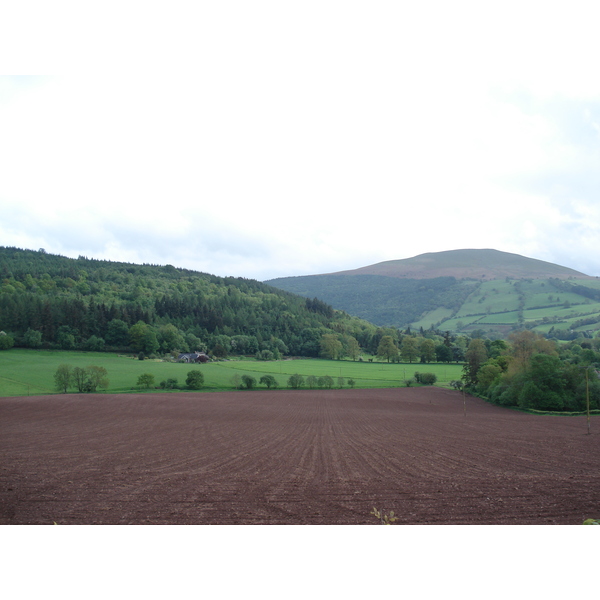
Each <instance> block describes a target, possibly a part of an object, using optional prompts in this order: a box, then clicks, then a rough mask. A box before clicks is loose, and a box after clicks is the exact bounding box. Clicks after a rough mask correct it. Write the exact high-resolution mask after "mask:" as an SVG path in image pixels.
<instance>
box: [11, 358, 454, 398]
mask: <svg viewBox="0 0 600 600" xmlns="http://www.w3.org/2000/svg"><path fill="white" fill-rule="evenodd" d="M61 364H69V365H71V366H73V367H87V366H89V365H96V366H100V367H104V368H105V369H106V370H107V372H108V379H109V381H110V385H109V387H108V389H107V390H106V392H107V393H113V394H115V393H130V392H139V391H140V388H138V387H137V385H136V384H137V379H138V377H139V376H140V375H141V374H142V373H151V374H152V375H154V378H155V381H156V385H158V384H159V383H160V382H161V381H163V380H166V379H170V378H173V379H177V381H178V384H179V385H180V386H183V385H184V384H185V379H186V377H187V374H188V372H189V371H191V370H192V369H199V370H200V371H202V373H204V387H203V391H222V390H231V389H233V384H232V378H233V377H234V376H235V375H239V376H242V375H244V374H248V375H252V376H253V377H255V378H256V380H257V381H258V380H259V379H260V377H261V376H262V375H267V374H269V375H273V376H274V377H275V379H276V380H277V382H278V384H279V387H280V388H285V387H287V380H288V378H289V376H290V375H293V374H294V373H299V374H300V375H304V376H305V377H307V376H309V375H315V376H316V377H320V376H323V375H329V376H331V377H333V379H334V381H335V384H336V385H337V378H338V377H343V378H344V380H345V387H347V380H348V379H354V381H355V382H356V385H355V387H357V388H383V387H397V386H403V385H404V380H405V379H408V378H410V377H412V376H413V375H414V373H415V371H420V372H422V373H425V372H427V373H435V374H436V375H437V378H438V382H437V384H436V385H438V386H448V385H449V382H450V381H452V380H454V379H460V376H461V374H462V364H449V365H447V364H438V363H429V364H418V363H413V364H403V363H401V364H388V363H383V362H372V363H369V362H362V363H361V362H351V361H343V360H342V361H332V360H322V359H303V360H280V361H271V362H258V361H254V360H229V361H223V362H215V363H207V364H205V365H188V364H180V363H169V362H162V361H159V360H156V361H154V360H145V361H140V360H137V358H133V357H132V356H118V355H115V354H108V353H100V352H69V351H49V350H25V349H11V350H7V351H4V352H0V397H5V396H30V395H31V396H33V395H40V394H53V393H56V390H55V389H54V373H55V372H56V369H57V368H58V366H59V365H61ZM259 387H262V386H259ZM161 391H164V390H161Z"/></svg>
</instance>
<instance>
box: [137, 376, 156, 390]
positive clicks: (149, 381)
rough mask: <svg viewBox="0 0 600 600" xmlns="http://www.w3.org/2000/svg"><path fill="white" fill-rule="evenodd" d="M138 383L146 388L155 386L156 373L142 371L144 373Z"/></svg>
mask: <svg viewBox="0 0 600 600" xmlns="http://www.w3.org/2000/svg"><path fill="white" fill-rule="evenodd" d="M137 384H138V385H139V386H140V387H143V388H146V389H150V388H151V387H154V375H152V373H142V375H140V376H139V377H138V380H137Z"/></svg>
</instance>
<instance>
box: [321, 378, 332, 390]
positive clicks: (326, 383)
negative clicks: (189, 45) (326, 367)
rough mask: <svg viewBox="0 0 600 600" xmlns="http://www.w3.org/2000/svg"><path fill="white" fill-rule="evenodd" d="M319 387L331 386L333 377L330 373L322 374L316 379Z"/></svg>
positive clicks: (329, 387) (328, 387)
mask: <svg viewBox="0 0 600 600" xmlns="http://www.w3.org/2000/svg"><path fill="white" fill-rule="evenodd" d="M317 383H318V384H319V387H320V388H326V389H328V390H330V389H331V388H332V387H333V377H331V376H330V375H324V376H323V377H319V379H318V380H317Z"/></svg>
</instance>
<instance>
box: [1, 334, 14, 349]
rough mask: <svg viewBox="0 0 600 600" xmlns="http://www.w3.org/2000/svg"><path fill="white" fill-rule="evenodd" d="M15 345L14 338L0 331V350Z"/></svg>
mask: <svg viewBox="0 0 600 600" xmlns="http://www.w3.org/2000/svg"><path fill="white" fill-rule="evenodd" d="M14 345H15V340H14V339H13V338H12V337H11V336H10V335H7V334H6V333H4V331H2V332H0V350H8V349H9V348H12V347H13V346H14Z"/></svg>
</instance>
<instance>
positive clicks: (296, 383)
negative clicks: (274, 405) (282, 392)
mask: <svg viewBox="0 0 600 600" xmlns="http://www.w3.org/2000/svg"><path fill="white" fill-rule="evenodd" d="M287 383H288V387H291V388H292V389H294V390H298V389H300V388H301V387H302V386H303V385H304V377H302V375H300V374H299V373H294V374H293V375H290V378H289V379H288V382H287Z"/></svg>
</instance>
